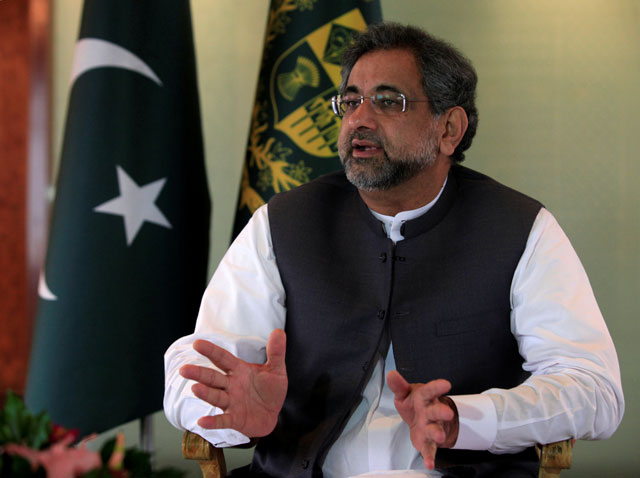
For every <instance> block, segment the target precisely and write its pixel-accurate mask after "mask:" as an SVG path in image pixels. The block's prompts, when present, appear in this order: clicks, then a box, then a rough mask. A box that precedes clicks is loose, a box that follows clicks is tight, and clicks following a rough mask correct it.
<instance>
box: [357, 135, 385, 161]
mask: <svg viewBox="0 0 640 478" xmlns="http://www.w3.org/2000/svg"><path fill="white" fill-rule="evenodd" d="M351 149H352V151H353V153H352V154H353V156H354V157H355V158H365V157H370V156H374V155H376V154H378V153H380V152H382V146H380V145H379V144H377V143H375V142H373V141H368V140H365V139H354V140H352V141H351Z"/></svg>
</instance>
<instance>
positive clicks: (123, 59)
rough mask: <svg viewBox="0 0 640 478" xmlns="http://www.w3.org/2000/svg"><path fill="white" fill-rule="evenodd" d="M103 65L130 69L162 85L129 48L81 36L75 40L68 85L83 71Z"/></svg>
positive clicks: (156, 76) (71, 84)
mask: <svg viewBox="0 0 640 478" xmlns="http://www.w3.org/2000/svg"><path fill="white" fill-rule="evenodd" d="M104 67H112V68H123V69H125V70H131V71H134V72H136V73H139V74H141V75H143V76H146V77H147V78H149V79H150V80H152V81H153V82H155V83H157V84H158V85H159V86H162V81H160V78H158V75H156V74H155V72H154V71H153V70H152V69H151V68H150V67H149V65H147V64H146V63H145V62H144V61H142V60H141V59H140V57H138V56H136V55H134V54H133V53H131V52H130V51H129V50H127V49H125V48H122V47H121V46H119V45H116V44H115V43H111V42H108V41H106V40H100V39H98V38H82V39H80V40H78V41H77V43H76V48H75V51H74V55H73V67H72V69H71V82H70V87H72V86H73V84H74V83H75V81H76V80H77V79H78V77H79V76H80V75H82V74H83V73H86V72H87V71H89V70H93V69H94V68H104Z"/></svg>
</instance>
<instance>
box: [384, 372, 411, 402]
mask: <svg viewBox="0 0 640 478" xmlns="http://www.w3.org/2000/svg"><path fill="white" fill-rule="evenodd" d="M387 385H388V386H389V389H390V390H391V391H392V392H393V394H394V395H395V397H394V398H395V399H396V400H404V399H405V398H406V397H407V396H408V395H409V392H410V391H411V386H410V385H409V382H407V381H406V380H405V379H404V377H403V376H402V375H400V373H399V372H398V371H397V370H391V371H390V372H389V373H388V374H387Z"/></svg>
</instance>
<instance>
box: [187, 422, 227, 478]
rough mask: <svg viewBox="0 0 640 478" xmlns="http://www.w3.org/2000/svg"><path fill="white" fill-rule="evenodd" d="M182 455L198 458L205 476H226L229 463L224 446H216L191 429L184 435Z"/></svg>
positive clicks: (192, 458) (193, 458) (208, 477)
mask: <svg viewBox="0 0 640 478" xmlns="http://www.w3.org/2000/svg"><path fill="white" fill-rule="evenodd" d="M182 456H183V457H184V458H186V459H188V460H198V461H199V462H200V469H201V470H202V477H203V478H224V477H225V476H227V464H226V462H225V460H224V452H223V449H222V448H216V447H214V446H213V445H212V444H211V443H209V442H208V441H207V440H205V439H204V438H202V437H201V436H200V435H197V434H195V433H193V432H190V431H185V432H184V434H183V435H182Z"/></svg>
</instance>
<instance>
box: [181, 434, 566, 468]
mask: <svg viewBox="0 0 640 478" xmlns="http://www.w3.org/2000/svg"><path fill="white" fill-rule="evenodd" d="M537 448H538V454H539V456H540V469H539V472H538V478H557V477H559V476H560V472H561V471H562V470H564V469H567V468H571V453H572V449H573V440H564V441H559V442H556V443H549V444H547V445H540V446H538V447H537ZM222 450H223V449H222V448H216V447H214V446H213V445H212V444H211V443H209V442H208V441H206V440H205V439H204V438H202V437H201V436H199V435H196V434H195V433H192V432H189V431H187V432H184V434H183V435H182V456H183V457H185V458H186V459H189V460H198V461H199V462H200V469H201V470H202V478H224V477H225V476H227V466H226V463H225V461H224V452H223V451H222Z"/></svg>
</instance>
